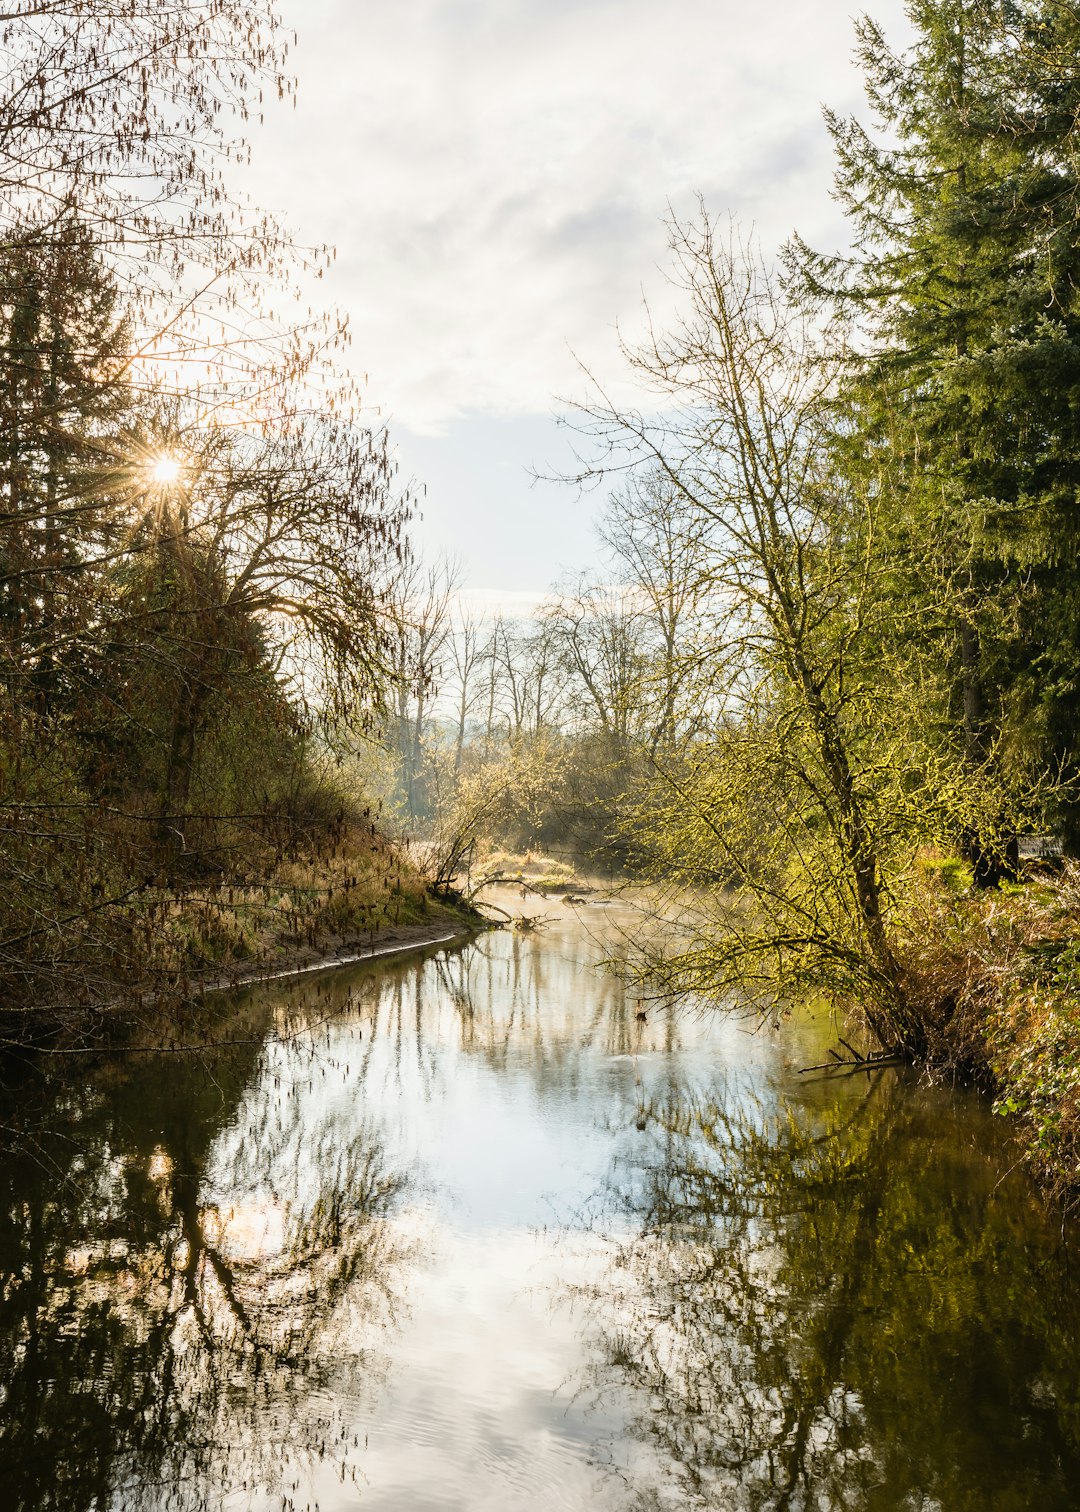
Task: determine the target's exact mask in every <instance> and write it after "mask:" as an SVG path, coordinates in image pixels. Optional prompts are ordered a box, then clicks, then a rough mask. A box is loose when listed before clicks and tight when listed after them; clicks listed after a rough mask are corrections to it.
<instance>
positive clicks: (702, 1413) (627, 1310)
mask: <svg viewBox="0 0 1080 1512" xmlns="http://www.w3.org/2000/svg"><path fill="white" fill-rule="evenodd" d="M549 912H551V913H553V914H554V915H555V917H554V920H553V922H552V923H550V924H549V925H548V927H546V928H544V929H542V930H539V931H537V932H535V933H532V934H524V935H522V934H514V933H510V932H500V933H497V934H492V935H487V936H484V937H482V938H481V939H480V940H479V941H478V942H477V943H476V944H475V945H474V946H472V947H470V948H468V949H466V950H463V951H456V952H449V953H448V952H445V951H444V952H439V953H436V954H434V955H432V956H431V957H429V958H428V959H426V960H420V961H418V960H412V961H401V962H399V963H397V964H393V965H387V964H384V965H383V966H381V967H380V968H378V969H377V970H373V969H369V968H363V967H357V968H349V969H346V970H342V971H336V972H333V973H328V974H327V975H325V976H322V977H316V978H309V979H307V980H304V981H300V982H295V983H277V984H273V985H268V986H265V987H261V988H259V989H257V990H254V991H252V992H251V993H250V994H249V995H248V997H247V998H246V999H245V1000H244V1001H243V1002H241V1003H239V1004H238V1007H237V1012H238V1013H239V1014H240V1016H241V1021H245V1020H243V1015H244V1014H247V1015H248V1016H249V1017H248V1019H247V1020H246V1021H249V1022H250V1021H254V1022H260V1021H265V1015H267V1014H269V1015H270V1016H271V1018H272V1021H273V1023H274V1024H275V1026H276V1029H277V1033H276V1034H275V1035H272V1036H270V1037H268V1038H267V1039H266V1040H265V1041H264V1042H263V1043H262V1044H261V1045H260V1044H258V1043H257V1042H252V1043H251V1044H250V1045H247V1046H246V1047H245V1046H241V1047H239V1048H236V1049H234V1050H232V1051H229V1052H227V1053H224V1054H221V1055H219V1056H216V1057H215V1056H206V1057H203V1058H201V1059H198V1060H189V1059H186V1058H179V1059H178V1058H175V1057H174V1058H170V1057H163V1058H160V1059H157V1060H154V1059H146V1058H143V1059H140V1060H137V1061H135V1062H133V1064H132V1065H131V1066H130V1067H127V1068H118V1069H117V1070H116V1071H115V1072H113V1073H110V1074H109V1075H107V1076H105V1077H103V1078H101V1079H100V1080H99V1081H96V1082H92V1083H91V1084H90V1085H89V1086H88V1087H86V1088H80V1089H78V1090H75V1089H73V1088H71V1089H68V1090H66V1091H64V1092H63V1093H62V1095H61V1096H59V1097H58V1098H57V1099H56V1100H55V1103H54V1107H55V1108H59V1109H60V1110H61V1115H62V1117H61V1120H60V1123H61V1126H60V1127H58V1128H57V1129H56V1130H53V1131H50V1135H49V1137H50V1139H51V1140H52V1143H51V1145H50V1147H49V1149H50V1155H49V1159H50V1160H51V1161H52V1162H53V1166H55V1168H56V1169H57V1171H61V1167H60V1166H59V1165H57V1164H56V1152H64V1151H68V1150H70V1152H71V1153H70V1165H69V1166H68V1167H67V1168H66V1175H63V1179H62V1180H59V1182H58V1185H57V1186H56V1187H55V1188H53V1189H49V1188H48V1183H47V1182H43V1181H42V1171H43V1170H44V1169H45V1167H43V1166H42V1165H41V1164H40V1162H39V1163H38V1164H37V1165H35V1164H34V1162H33V1161H31V1162H30V1163H29V1165H28V1166H27V1167H26V1168H25V1169H23V1168H21V1167H19V1165H18V1162H16V1163H15V1164H14V1165H9V1167H8V1168H7V1170H6V1172H5V1169H4V1168H3V1167H0V1180H4V1181H6V1182H8V1188H7V1192H8V1195H7V1198H6V1201H7V1203H8V1210H9V1211H12V1212H24V1213H26V1214H29V1215H30V1221H27V1222H24V1223H23V1225H22V1227H21V1228H20V1227H14V1228H11V1229H10V1230H9V1233H8V1240H7V1241H5V1240H4V1238H3V1235H2V1234H0V1245H2V1244H4V1243H5V1242H6V1243H8V1245H9V1248H8V1249H7V1250H5V1251H4V1253H5V1255H8V1256H10V1259H9V1269H10V1273H11V1274H12V1275H17V1276H18V1277H19V1278H20V1279H19V1281H18V1284H16V1285H12V1286H9V1287H8V1289H7V1290H6V1291H3V1290H0V1349H2V1348H5V1347H6V1348H7V1349H8V1363H9V1364H10V1365H11V1367H12V1368H11V1371H10V1373H9V1376H8V1378H7V1384H6V1386H5V1388H4V1389H5V1391H7V1393H8V1395H7V1396H6V1397H0V1485H2V1483H3V1476H4V1471H5V1454H7V1455H8V1456H9V1460H10V1463H11V1465H12V1467H13V1468H14V1469H16V1470H17V1471H18V1473H19V1475H20V1476H21V1479H20V1480H18V1481H17V1485H19V1486H22V1487H23V1492H22V1493H18V1492H17V1494H16V1498H15V1501H14V1505H15V1506H17V1507H23V1506H25V1507H26V1508H27V1509H30V1508H37V1507H42V1508H44V1507H45V1506H49V1507H54V1506H55V1507H58V1508H64V1509H67V1508H70V1509H71V1512H89V1509H90V1508H91V1507H93V1508H94V1509H95V1512H96V1509H97V1508H99V1507H108V1508H112V1509H115V1512H121V1509H122V1512H135V1509H138V1512H143V1509H147V1512H195V1509H196V1508H198V1509H200V1512H201V1509H202V1508H209V1507H218V1506H221V1507H224V1508H228V1509H230V1512H232V1509H236V1512H240V1509H257V1512H271V1509H274V1512H290V1509H301V1508H312V1507H314V1506H315V1504H316V1503H317V1504H318V1506H319V1507H320V1508H321V1509H322V1512H344V1509H345V1508H356V1507H357V1506H358V1505H359V1506H361V1507H370V1508H375V1509H377V1512H391V1509H392V1512H416V1509H424V1508H440V1509H445V1508H451V1509H453V1508H460V1509H463V1512H464V1509H469V1512H488V1509H490V1512H496V1509H498V1512H502V1509H521V1512H525V1509H534V1508H535V1509H540V1508H544V1509H547V1508H551V1507H556V1508H559V1507H562V1508H567V1509H586V1508H588V1509H611V1512H615V1509H618V1512H623V1509H626V1512H659V1509H662V1508H665V1509H666V1508H676V1507H677V1508H680V1509H682V1508H685V1507H694V1508H697V1507H700V1508H709V1509H713V1508H715V1509H718V1512H719V1509H720V1508H725V1509H726V1508H730V1507H736V1508H743V1507H746V1508H751V1507H753V1508H762V1509H766V1508H772V1507H777V1508H779V1507H780V1506H789V1507H791V1508H792V1509H795V1508H797V1507H804V1508H809V1507H811V1506H812V1507H815V1508H826V1507H827V1508H830V1509H831V1508H832V1507H845V1508H846V1507H851V1508H853V1509H856V1508H861V1507H864V1506H865V1507H868V1508H869V1507H874V1508H877V1507H880V1508H882V1509H885V1508H886V1507H894V1506H895V1507H901V1506H903V1507H908V1506H910V1507H929V1506H933V1505H941V1506H949V1507H950V1508H951V1507H954V1506H955V1507H959V1508H961V1509H963V1512H967V1509H968V1508H970V1509H971V1512H976V1509H978V1512H981V1509H982V1508H983V1507H985V1506H987V1505H990V1504H991V1503H990V1501H988V1500H987V1498H988V1496H989V1495H990V1492H991V1491H993V1492H994V1494H995V1495H996V1494H997V1489H998V1488H1000V1487H1002V1486H1005V1487H1008V1488H1010V1489H1009V1495H1010V1496H1011V1497H1012V1500H1009V1501H1008V1502H1007V1503H1005V1502H1003V1503H1002V1505H1006V1504H1007V1505H1009V1506H1010V1507H1013V1506H1015V1507H1016V1508H1017V1509H1020V1508H1022V1507H1026V1506H1036V1505H1037V1506H1039V1507H1040V1508H1042V1507H1046V1508H1051V1509H1054V1512H1056V1509H1058V1508H1062V1509H1064V1508H1066V1507H1069V1506H1071V1505H1072V1504H1073V1502H1072V1500H1071V1497H1072V1492H1071V1490H1070V1489H1068V1488H1069V1487H1071V1486H1072V1485H1073V1484H1074V1481H1072V1480H1070V1479H1069V1477H1070V1474H1071V1473H1072V1469H1074V1468H1080V1458H1078V1455H1077V1451H1076V1448H1075V1447H1074V1444H1073V1439H1072V1437H1071V1436H1070V1435H1071V1429H1070V1427H1069V1424H1070V1423H1071V1421H1072V1418H1071V1417H1070V1413H1072V1412H1074V1410H1075V1404H1073V1405H1072V1406H1070V1403H1073V1399H1074V1398H1075V1396H1076V1387H1077V1384H1078V1383H1077V1372H1076V1369H1075V1359H1076V1357H1077V1348H1076V1345H1077V1342H1078V1340H1080V1324H1078V1322H1077V1318H1076V1311H1077V1309H1076V1302H1075V1297H1074V1296H1073V1292H1072V1289H1071V1280H1070V1273H1069V1271H1068V1269H1067V1267H1065V1266H1063V1264H1062V1262H1061V1257H1060V1255H1059V1253H1058V1251H1057V1250H1056V1249H1055V1244H1056V1236H1055V1235H1054V1233H1053V1231H1052V1229H1051V1226H1050V1225H1049V1224H1048V1223H1047V1222H1046V1221H1045V1219H1044V1218H1043V1217H1042V1216H1041V1215H1040V1213H1039V1210H1038V1209H1037V1207H1036V1206H1035V1205H1034V1204H1033V1202H1032V1200H1031V1196H1030V1193H1029V1192H1028V1191H1027V1189H1026V1188H1025V1187H1024V1185H1023V1183H1022V1182H1020V1181H1019V1180H1018V1179H1017V1178H1016V1176H1015V1175H1014V1176H1013V1177H1011V1178H1009V1179H1007V1180H1004V1181H1003V1180H1002V1177H1003V1173H1004V1172H1005V1171H1006V1169H1007V1167H1008V1165H1009V1164H1010V1163H1011V1156H1010V1155H1009V1154H1008V1152H1007V1151H1003V1150H1002V1148H1001V1133H1002V1131H1001V1129H1000V1127H999V1121H997V1120H993V1119H991V1118H990V1117H989V1116H988V1114H987V1112H986V1109H985V1107H984V1105H982V1104H980V1103H979V1102H978V1101H977V1100H975V1099H972V1098H970V1097H966V1096H962V1095H958V1094H952V1093H949V1092H946V1091H942V1090H935V1089H929V1088H926V1087H923V1086H919V1085H917V1084H916V1083H915V1081H914V1080H909V1081H908V1082H907V1083H905V1084H901V1082H900V1081H898V1079H897V1078H895V1077H894V1076H893V1075H892V1074H891V1073H878V1074H877V1077H876V1079H875V1080H873V1081H869V1080H868V1079H867V1078H866V1077H865V1076H862V1075H860V1076H856V1077H850V1078H821V1077H807V1076H803V1075H800V1070H801V1068H803V1067H805V1066H807V1065H810V1064H813V1063H816V1062H818V1061H821V1060H823V1059H824V1058H825V1053H826V1048H827V1046H828V1044H829V1035H830V1027H829V1024H828V1021H827V1019H825V1018H824V1017H820V1018H818V1019H817V1020H811V1019H808V1018H803V1019H798V1020H792V1021H790V1022H788V1023H786V1024H785V1025H784V1026H783V1028H782V1030H781V1031H780V1032H779V1033H775V1032H773V1031H771V1030H770V1031H764V1030H763V1031H758V1032H752V1026H751V1025H749V1024H747V1023H746V1022H745V1021H742V1020H740V1019H738V1018H737V1017H730V1016H729V1017H718V1016H715V1015H713V1016H708V1015H698V1016H696V1017H695V1016H692V1015H688V1014H683V1015H680V1016H677V1017H671V1016H669V1015H667V1014H665V1013H663V1012H662V1011H660V1010H658V1009H656V1008H652V1009H650V1010H649V1012H648V1015H647V1021H646V1022H644V1023H640V1022H639V1021H638V1019H637V1017H636V1014H635V1010H636V1009H637V1007H638V1004H637V1003H636V1002H635V1001H634V1000H633V999H632V997H630V996H628V995H627V994H626V992H625V990H624V986H623V983H622V981H621V980H620V978H619V977H618V976H617V975H612V974H605V973H603V972H599V971H597V970H595V969H594V967H595V965H596V963H597V962H598V961H600V960H601V959H602V958H603V957H604V956H605V955H606V954H608V953H612V954H617V953H618V950H619V949H620V947H621V940H620V934H619V931H620V929H621V928H624V927H626V926H627V925H628V924H629V925H630V926H631V927H632V926H633V922H634V921H633V916H632V915H631V914H629V913H628V912H626V911H623V910H619V909H613V910H603V909H591V908H587V909H585V910H583V914H582V918H583V919H584V921H585V922H586V923H587V925H588V928H585V927H583V925H582V923H581V922H580V921H576V920H575V919H574V917H573V916H572V914H570V913H569V912H568V911H567V910H565V909H561V908H558V907H557V906H556V905H554V904H552V905H551V906H550V909H549ZM260 1014H262V1015H264V1018H263V1019H262V1020H260V1018H259V1015H260ZM790 1110H794V1112H795V1116H794V1117H793V1118H789V1116H788V1115H789V1111H790ZM64 1118H69V1119H70V1122H69V1123H68V1124H66V1125H64V1124H63V1119H64ZM763 1131H765V1132H764V1134H763ZM35 1159H37V1157H35ZM49 1168H50V1169H52V1168H53V1167H52V1166H50V1167H49ZM20 1183H23V1184H22V1185H20ZM50 1191H51V1195H50ZM12 1236H16V1237H17V1241H18V1242H17V1243H16V1245H15V1248H14V1249H12V1248H10V1245H11V1242H12ZM20 1245H21V1248H20V1247H19V1246H20ZM35 1288H38V1290H35ZM913 1319H917V1320H918V1326H917V1327H915V1326H913V1322H912V1320H913ZM35 1351H37V1353H35ZM43 1383H47V1384H43ZM50 1433H52V1435H53V1436H52V1437H51V1438H50V1437H49V1434H50ZM43 1463H47V1464H48V1466H49V1469H48V1470H46V1471H41V1470H40V1468H38V1467H39V1466H40V1465H41V1464H43ZM732 1466H734V1467H735V1468H734V1469H733V1468H732ZM50 1477H51V1478H52V1479H53V1480H57V1481H58V1483H62V1484H63V1485H65V1486H68V1487H69V1488H70V1490H69V1491H68V1492H65V1493H64V1494H62V1495H60V1496H58V1497H56V1498H52V1499H50V1495H51V1493H50V1492H49V1490H48V1486H47V1484H46V1482H47V1481H48V1480H49V1478H50ZM785 1478H786V1479H785ZM787 1482H790V1484H791V1486H792V1487H794V1490H793V1491H792V1492H791V1494H790V1495H788V1497H787V1500H784V1496H785V1494H786V1493H785V1492H784V1490H783V1487H784V1485H785V1484H786V1483H787ZM27 1486H30V1487H32V1488H35V1489H32V1490H31V1491H29V1492H26V1490H25V1488H26V1487H27ZM875 1488H876V1489H875ZM1063 1488H1065V1489H1063ZM20 1496H21V1499H20ZM7 1504H8V1503H7V1502H0V1505H4V1506H5V1507H6V1505H7Z"/></svg>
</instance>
